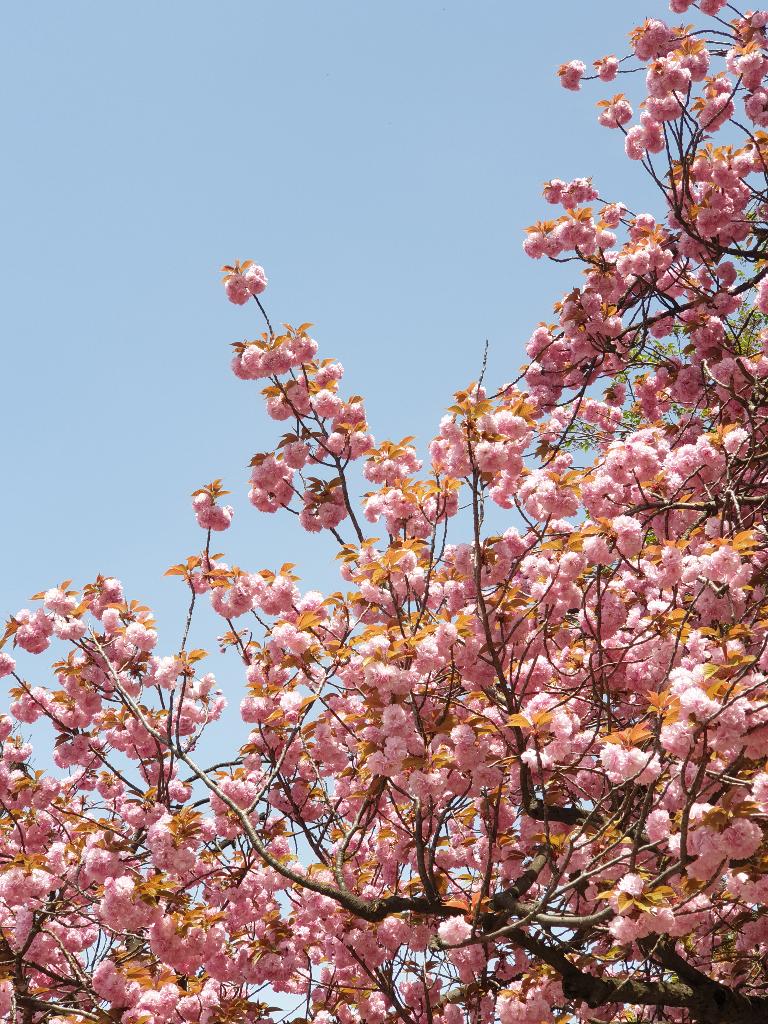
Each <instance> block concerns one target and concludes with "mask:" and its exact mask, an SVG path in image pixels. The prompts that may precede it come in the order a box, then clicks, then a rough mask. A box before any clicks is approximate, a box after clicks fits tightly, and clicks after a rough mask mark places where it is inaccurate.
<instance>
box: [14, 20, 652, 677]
mask: <svg viewBox="0 0 768 1024" xmlns="http://www.w3.org/2000/svg"><path fill="white" fill-rule="evenodd" d="M665 11H666V4H664V3H662V2H660V0H648V2H643V3H642V4H638V3H626V2H621V3H618V2H616V0H585V2H582V3H578V4H577V3H573V2H571V0H550V2H549V3H522V2H512V0H471V2H470V0H461V2H459V0H388V2H387V3H375V2H362V3H361V2H360V0H329V2H324V3H317V2H308V0H299V2H297V0H282V2H275V0H273V2H269V3H267V2H265V0H250V2H247V3H241V4H221V3H203V2H199V0H185V2H184V3H181V2H179V0H162V2H153V3H150V2H146V0H145V2H139V3H133V4H113V3H103V2H96V0H92V2H84V0H68V2H67V3H60V2H58V0H38V2H36V3H16V4H11V5H8V6H7V7H6V8H5V11H4V17H3V41H2V44H1V45H2V55H1V59H0V76H2V82H1V83H0V88H1V89H2V96H3V144H4V145H3V148H4V153H5V155H4V159H3V161H2V166H1V168H0V175H2V179H3V180H2V188H1V189H0V196H1V197H2V199H1V200H0V201H1V202H2V226H3V227H2V231H3V244H2V257H1V258H2V264H3V265H2V282H3V300H2V304H1V305H0V315H1V316H2V321H3V323H2V335H3V365H2V382H3V383H2V391H1V394H2V397H1V398H0V417H2V437H3V441H4V448H5V458H4V463H5V467H4V476H5V480H4V490H5V496H4V499H3V501H2V503H1V504H0V526H1V531H0V536H2V544H3V548H4V551H3V566H2V572H1V573H0V609H2V611H3V614H5V613H7V612H12V611H15V610H16V609H17V608H19V607H20V606H22V605H23V604H24V603H25V601H26V599H27V598H28V596H29V595H30V594H31V593H33V592H34V591H36V590H38V589H42V588H45V587H47V586H50V585H52V584H54V583H56V582H58V581H59V580H61V579H62V578H64V577H74V578H75V579H76V581H77V582H78V583H82V582H83V581H85V580H89V579H92V578H93V577H94V575H95V574H96V573H97V572H99V571H102V572H104V573H107V574H111V575H118V576H120V577H121V578H122V579H123V580H124V581H125V583H126V588H127V592H128V594H129V596H131V597H137V598H142V599H144V600H146V601H148V602H149V603H150V604H152V605H153V607H155V608H156V609H157V610H158V612H159V615H160V625H161V629H162V628H163V626H165V627H166V628H167V627H169V626H174V630H173V633H174V634H175V632H176V630H175V625H176V623H178V621H179V619H180V617H181V613H182V609H183V605H184V600H183V595H182V593H181V590H180V587H179V584H178V583H176V582H174V581H172V580H164V579H163V578H162V573H163V571H164V570H165V568H166V567H167V566H168V565H169V564H170V563H171V562H172V561H176V560H179V559H180V558H181V557H183V556H184V555H186V554H187V553H190V552H193V551H195V550H197V549H198V547H199V545H200V542H201V538H202V534H201V532H200V531H199V530H198V528H197V527H196V525H195V523H194V519H193V517H192V514H191V510H190V504H189V493H190V492H191V491H192V490H193V489H194V488H195V487H197V486H199V485H201V484H204V483H207V482H208V481H209V480H210V479H212V478H213V477H215V476H221V477H224V478H225V480H226V482H227V484H229V485H230V486H231V489H232V490H233V491H234V492H235V494H234V498H233V499H230V500H233V503H234V504H235V505H236V507H237V516H236V525H235V526H234V527H233V529H232V530H231V531H230V533H229V534H228V535H227V536H226V537H225V538H224V544H225V547H226V550H227V553H228V554H230V555H231V556H232V560H234V561H237V562H238V564H241V565H243V566H245V567H247V568H250V569H257V568H260V567H262V566H265V565H267V566H268V565H272V566H274V565H276V564H279V563H280V562H281V561H283V560H289V559H290V560H291V561H295V562H298V563H300V567H301V572H302V576H303V578H304V579H305V580H307V581H308V583H312V584H317V583H319V584H322V585H327V586H331V587H333V586H334V583H335V578H334V576H333V575H332V564H333V563H332V562H329V561H328V560H325V561H324V560H323V554H324V552H327V553H329V554H330V553H331V549H330V548H323V547H322V545H317V544H316V543H315V542H314V541H313V540H311V539H307V538H305V537H302V536H301V535H300V533H299V532H298V531H297V530H296V528H295V526H294V523H293V521H287V518H288V517H284V518H281V517H272V518H266V517H263V516H259V515H257V514H256V513H255V511H254V510H252V509H250V507H249V506H248V504H247V500H246V497H245V496H246V492H247V485H246V476H247V474H246V469H245V467H246V464H247V462H248V460H249V458H250V456H251V455H252V454H253V453H254V452H255V451H257V450H261V449H264V448H266V447H268V446H270V444H271V439H272V438H273V437H274V436H275V434H276V426H275V425H274V424H272V423H271V422H270V421H268V420H267V419H266V416H265V414H264V413H263V411H262V408H261V405H260V399H259V396H258V392H257V388H256V386H255V385H253V384H244V383H242V382H239V381H237V380H235V379H234V378H233V377H232V375H231V373H230V371H229V366H228V364H229V348H228V346H229V344H230V343H231V342H233V341H237V340H242V339H243V338H245V337H248V336H253V335H254V334H255V333H256V332H257V330H260V326H258V325H257V320H256V317H255V315H254V313H255V308H254V309H250V308H249V309H246V310H243V309H241V308H237V307H234V306H231V305H229V304H228V303H227V302H226V301H225V299H224V295H223V292H222V289H221V286H220V284H219V275H218V268H219V266H220V264H222V263H224V262H228V261H230V260H233V259H235V258H241V259H243V258H246V257H252V258H254V259H256V260H257V261H258V262H261V263H263V265H264V266H265V267H266V269H267V272H268V274H269V278H270V287H269V291H268V292H267V293H266V296H265V299H266V300H267V303H268V308H269V310H270V312H271V315H272V317H273V320H274V321H276V322H280V321H282V320H288V321H290V322H293V323H298V322H301V321H303V320H311V321H313V322H314V323H315V324H316V328H315V336H316V337H317V339H318V340H319V342H320V344H321V353H322V354H323V355H333V356H337V357H339V358H341V360H342V361H343V363H344V364H345V366H346V368H347V385H348V387H349V389H350V391H352V392H357V393H364V394H365V395H366V396H367V399H368V406H369V411H370V415H371V420H372V423H373V427H374V430H375V433H376V435H377V436H378V437H379V438H383V437H387V436H389V437H395V438H400V437H401V436H403V435H404V434H411V433H413V434H419V435H420V436H421V439H422V440H426V439H427V438H428V437H429V436H431V434H432V432H433V431H434V429H435V427H436V425H437V422H438V420H439V417H440V415H441V413H442V410H443V408H444V407H445V406H446V405H447V404H449V402H450V396H451V394H452V392H453V391H454V390H455V389H456V388H458V387H460V386H463V385H464V384H466V383H467V382H468V381H469V380H470V379H472V378H474V377H476V375H477V372H478V368H479V365H480V361H481V355H482V348H483V344H484V340H485V339H486V338H487V339H489V341H490V345H491V358H490V377H491V379H495V380H496V381H499V380H501V379H507V378H509V377H510V376H512V375H513V374H514V372H515V370H516V368H517V367H518V365H519V364H520V362H521V361H522V360H523V346H524V344H525V341H526V339H527V337H528V336H529V334H530V331H531V329H532V327H533V326H534V325H535V324H536V323H537V322H538V321H540V320H545V319H549V318H550V312H551V303H552V300H553V299H554V298H555V297H556V296H557V293H558V289H561V290H562V287H563V286H564V285H565V284H566V283H567V282H568V280H569V279H572V272H571V271H566V272H563V271H561V270H559V269H558V268H554V267H552V266H551V265H547V264H545V263H533V262H531V261H529V260H527V259H526V258H525V257H524V256H523V255H522V252H521V249H520V244H521V239H522V230H523V227H524V226H525V225H526V224H529V223H531V222H533V221H534V220H536V219H538V217H540V216H542V215H545V214H546V213H547V211H548V210H550V209H551V208H549V207H546V205H545V204H544V202H543V200H542V199H541V183H542V181H543V180H545V179H547V178H550V177H555V176H557V177H573V176H576V175H582V174H593V175H594V176H595V179H596V181H597V183H598V185H599V187H600V189H601V191H602V192H603V193H604V194H605V195H606V196H607V197H609V198H622V199H625V200H626V201H627V202H628V203H629V204H630V205H633V206H635V207H637V208H641V207H650V208H652V209H656V208H657V206H658V203H657V200H656V199H655V197H653V196H652V193H651V192H650V190H649V187H648V185H647V184H646V182H645V181H644V179H643V177H642V174H641V173H640V172H639V170H638V169H637V168H635V169H633V168H632V167H631V166H630V165H629V164H628V163H627V161H626V160H625V159H624V157H623V153H622V145H621V138H620V136H619V135H618V133H613V132H608V131H606V130H605V129H602V128H599V126H598V125H597V123H596V112H595V107H594V103H595V101H596V100H597V99H598V98H600V97H601V96H602V95H605V94H606V92H607V93H610V92H611V91H613V87H608V88H607V89H605V88H603V90H602V91H600V90H594V89H592V90H590V89H588V90H586V91H585V92H583V93H582V94H571V93H566V92H564V91H563V90H562V89H560V87H559V85H558V83H557V81H556V78H555V76H554V69H555V67H556V65H557V64H558V63H560V62H561V61H563V60H567V59H570V58H571V57H575V56H580V57H582V58H583V59H585V60H587V61H589V60H591V59H593V58H594V57H599V56H602V55H603V54H605V53H610V52H614V51H615V52H618V53H622V52H624V49H625V44H626V32H627V30H628V29H629V27H630V26H631V25H632V24H633V22H634V21H636V20H638V19H640V18H641V17H642V16H644V15H647V14H658V15H661V16H664V12H665ZM329 566H330V567H331V569H330V570H329ZM165 636H166V642H165V643H162V644H161V649H159V652H160V653H170V651H171V650H172V649H173V648H174V646H175V644H176V643H177V640H175V639H172V638H171V636H170V635H168V634H167V633H166V634H165ZM40 667H41V668H42V666H40Z"/></svg>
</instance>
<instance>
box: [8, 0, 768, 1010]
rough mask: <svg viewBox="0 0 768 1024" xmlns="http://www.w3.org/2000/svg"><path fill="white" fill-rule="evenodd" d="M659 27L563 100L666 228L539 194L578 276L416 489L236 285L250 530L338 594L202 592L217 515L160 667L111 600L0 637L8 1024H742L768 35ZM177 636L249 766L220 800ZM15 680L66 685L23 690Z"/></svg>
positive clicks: (54, 614) (227, 578)
mask: <svg viewBox="0 0 768 1024" xmlns="http://www.w3.org/2000/svg"><path fill="white" fill-rule="evenodd" d="M670 6H671V8H672V11H673V12H674V13H675V14H685V13H686V12H689V13H690V15H691V16H695V17H696V18H698V19H699V21H698V22H697V24H695V25H687V24H684V25H679V24H677V23H670V24H666V23H664V22H662V21H660V20H647V21H645V22H643V23H642V24H641V25H640V26H638V27H637V28H635V29H634V30H633V31H632V33H631V36H630V41H631V47H632V53H631V54H630V56H628V57H625V58H622V59H621V60H619V59H617V58H616V57H614V56H607V57H604V58H602V59H600V60H597V61H595V64H594V68H595V73H594V75H592V76H590V77H593V78H596V79H597V80H598V82H611V81H613V80H614V79H616V78H617V77H619V76H622V75H624V74H627V73H630V72H633V71H637V70H642V71H643V72H644V74H645V81H646V86H647V94H646V96H645V98H644V100H643V103H642V106H641V110H640V113H639V117H638V116H637V115H636V113H635V112H634V111H633V104H632V103H631V102H630V100H629V99H628V98H627V97H626V96H625V95H623V94H621V93H619V94H616V95H613V96H611V97H608V98H605V99H602V100H601V101H600V102H599V104H598V119H599V121H600V123H601V124H602V125H604V126H606V127H608V128H610V129H612V130H614V131H617V132H620V133H622V134H623V136H624V143H625V147H626V154H627V156H628V157H629V158H630V159H631V160H633V161H640V162H641V163H642V165H643V166H644V167H645V168H646V169H647V171H648V173H649V174H650V175H651V176H652V178H653V181H654V182H655V183H656V185H657V186H658V190H659V193H660V204H659V205H660V209H661V213H660V216H659V217H655V216H652V215H651V214H649V213H635V212H632V211H631V210H630V209H629V208H628V207H626V206H625V205H623V204H622V203H621V202H618V201H607V200H604V199H603V198H601V197H600V195H599V192H598V189H597V185H595V184H593V182H592V181H591V180H590V179H587V178H583V179H577V180H575V181H571V182H567V183H566V182H563V181H559V180H553V181H550V182H548V183H547V185H546V187H545V192H544V195H545V198H546V200H547V201H548V202H549V203H550V204H552V205H553V206H555V207H557V208H559V211H560V212H559V214H558V215H557V216H555V217H554V219H552V220H549V221H543V222H540V223H537V224H536V225H534V226H533V227H532V228H530V229H529V230H528V233H527V238H526V240H525V250H526V252H527V253H528V255H529V256H531V257H533V258H534V259H538V258H540V257H543V256H546V257H548V258H550V259H556V260H560V261H563V260H565V261H571V262H573V263H574V264H576V265H578V266H579V268H580V270H581V271H582V275H581V277H580V278H579V280H578V283H575V284H574V287H573V289H572V290H571V291H570V292H569V293H568V294H567V295H565V296H564V297H563V299H562V301H561V302H559V303H558V304H557V306H556V308H555V314H554V321H553V322H552V323H542V324H541V325H540V326H539V327H537V328H536V330H535V331H534V332H533V335H532V337H531V339H530V341H529V342H528V347H527V351H528V355H529V357H530V363H529V364H528V366H527V367H525V368H524V372H523V376H521V377H520V378H519V379H518V380H517V381H516V382H514V383H509V384H505V385H503V386H500V387H494V386H491V385H490V384H489V383H488V382H486V381H485V380H481V381H479V382H476V383H473V384H471V385H470V386H469V387H467V388H466V389H465V390H463V391H460V392H459V393H458V394H457V395H456V398H455V404H454V405H452V406H451V407H450V409H449V410H448V413H447V415H446V416H445V417H444V418H443V420H442V421H441V423H440V427H439V432H438V434H437V436H436V437H435V439H434V440H433V441H432V443H431V445H430V447H429V460H428V461H426V463H425V464H423V463H422V460H421V459H420V458H419V456H418V454H417V448H416V447H415V446H414V443H413V439H412V438H405V439H403V440H401V441H397V442H395V441H384V442H376V441H375V440H374V438H373V436H372V434H371V431H370V429H369V424H368V420H367V417H366V411H365V405H364V402H363V399H362V398H360V397H358V396H352V397H347V396H346V394H345V393H344V392H343V390H342V383H341V382H342V376H343V370H342V367H341V365H340V364H339V363H338V362H336V361H334V360H333V359H329V358H320V357H319V356H318V348H317V344H316V343H315V341H314V340H313V339H312V337H311V336H310V334H309V330H310V325H309V324H302V325H300V326H298V327H291V326H288V325H285V326H284V327H282V328H281V329H280V330H279V331H276V330H273V329H272V326H271V324H270V321H269V320H268V319H266V313H264V308H263V307H262V305H261V299H260V298H259V296H260V295H262V293H263V292H264V290H265V288H266V286H267V279H266V275H265V274H264V271H263V270H262V268H261V267H259V266H256V265H255V264H254V263H252V262H251V261H247V262H245V263H243V264H234V265H233V266H228V267H225V268H224V270H225V274H226V276H225V287H226V293H227V295H228V297H229V298H230V299H231V301H232V302H235V303H237V304H244V303H249V302H250V300H251V299H254V301H255V303H257V304H258V306H259V309H260V310H261V312H262V313H264V317H265V320H266V326H267V330H266V331H265V333H263V334H262V335H261V336H260V337H258V338H256V339H255V340H252V341H247V342H244V343H241V344H236V345H235V346H234V350H235V353H234V362H233V369H234V372H235V374H236V375H237V376H238V377H239V378H241V379H242V380H243V381H248V382H250V381H262V382H264V389H263V395H264V397H265V400H266V407H267V411H268V413H269V415H270V416H271V417H272V418H273V419H274V420H277V421H281V422H283V423H284V424H285V427H286V433H285V434H283V435H282V437H281V438H280V439H279V442H278V443H277V445H276V446H275V447H274V448H272V449H271V450H269V451H264V452H259V453H258V454H256V455H255V456H254V457H253V459H252V462H251V466H252V472H251V478H250V500H251V503H252V504H253V505H254V506H255V507H256V509H258V510H259V511H260V512H263V513H278V514H283V510H291V511H293V512H294V513H295V514H296V516H297V518H298V521H299V523H300V525H301V527H303V528H304V529H305V530H308V531H310V532H312V533H317V532H321V531H324V532H326V533H327V534H330V535H331V536H332V537H333V538H335V541H336V542H338V545H339V550H338V559H339V568H340V574H341V578H342V580H343V584H342V586H343V590H342V591H341V592H338V593H333V594H330V595H323V594H320V593H317V592H314V591H309V592H306V591H303V590H302V589H301V587H300V584H299V580H298V578H297V576H296V575H295V574H294V572H293V567H292V566H291V565H283V566H282V567H277V566H274V567H272V568H270V569H262V570H260V571H254V570H253V569H246V568H240V567H238V566H237V565H235V564H233V563H232V562H231V560H225V556H223V555H220V554H216V553H215V552H214V546H213V544H212V536H213V534H214V533H217V534H218V533H221V532H222V531H225V530H226V529H227V528H228V526H229V525H230V522H231V520H232V515H233V509H232V507H230V506H229V505H225V504H223V502H222V498H223V496H224V495H225V493H226V492H225V491H223V489H222V486H221V482H220V481H214V482H213V483H212V484H210V485H208V486H206V487H203V488H201V489H200V490H199V491H197V492H196V493H195V495H194V496H193V508H194V514H195V515H196V517H197V521H198V523H199V525H200V527H201V528H202V530H203V531H205V532H204V535H203V536H204V542H203V545H202V551H201V552H200V553H199V554H195V555H191V556H190V557H189V558H187V559H186V560H185V561H183V562H181V563H180V564H178V565H176V566H174V567H173V568H172V569H171V570H170V572H171V573H172V574H174V575H176V576H178V577H179V580H180V582H181V583H182V585H183V586H185V587H186V588H187V591H188V594H189V599H190V604H189V616H188V618H187V627H186V630H185V632H184V636H183V638H181V641H180V642H179V639H178V638H177V639H176V640H174V641H171V640H168V639H164V640H163V641H162V643H159V642H158V634H157V632H156V630H155V624H154V621H153V619H152V616H151V612H150V611H149V609H148V608H146V607H144V606H143V605H141V604H139V603H137V602H136V601H133V600H130V599H129V598H128V597H127V596H126V595H124V593H123V588H122V586H121V584H120V583H119V581H118V580H116V579H114V578H111V577H99V578H98V579H96V580H95V581H94V582H92V583H90V584H87V585H85V586H84V587H82V588H81V589H71V587H70V584H69V582H66V583H63V584H61V585H59V586H54V587H52V588H51V589H49V590H47V591H45V592H44V593H41V594H39V595H37V597H36V598H35V603H34V606H33V608H32V609H23V610H21V611H19V612H17V613H16V614H15V615H14V616H13V617H12V618H11V619H10V620H9V623H8V627H7V630H6V632H5V637H4V643H3V649H2V651H0V675H3V676H7V677H9V680H8V681H9V682H10V685H11V687H12V689H11V700H12V703H11V706H10V709H9V714H8V715H6V716H3V717H2V718H0V740H1V741H2V762H1V764H0V793H1V796H0V801H1V803H0V807H1V809H2V813H1V815H0V1013H2V1014H5V1015H6V1016H7V1017H8V1018H9V1019H11V1020H14V1021H23V1022H24V1024H37V1022H42V1021H46V1020H51V1021H65V1020H66V1021H95V1022H104V1024H108V1022H110V1021H111V1022H122V1024H164V1022H177V1024H185V1022H189V1024H197V1022H199V1024H215V1022H232V1024H236V1022H249V1024H256V1022H259V1021H272V1020H274V1021H277V1020H279V1019H283V1018H284V1019H290V1020H293V1021H299V1020H306V1021H313V1022H316V1024H335V1022H338V1024H355V1022H358V1021H359V1022H366V1024H382V1022H389V1021H392V1022H395V1021H402V1022H406V1024H462V1022H466V1024H470V1022H472V1024H492V1022H496V1021H498V1022H500V1024H550V1022H555V1021H564V1020H571V1019H573V1020H582V1021H601V1020H605V1021H608V1020H639V1021H651V1020H669V1021H689V1020H695V1021H701V1022H705V1024H716V1022H721V1021H722V1022H731V1021H733V1022H736V1021H743V1022H744V1024H752V1022H758V1021H766V1020H768V980H766V974H765V963H766V958H767V957H768V911H767V910H766V906H765V905H766V903H767V902H768V830H767V828H766V825H767V823H768V766H767V764H766V756H767V754H768V682H767V675H768V648H767V646H766V636H767V632H768V629H767V628H768V595H767V592H766V586H768V576H767V572H768V547H767V545H766V541H767V539H768V538H767V536H766V532H767V525H766V507H767V505H768V330H766V328H765V325H766V323H768V320H766V315H767V314H768V248H767V245H768V242H767V240H768V166H767V165H766V160H767V159H768V135H766V134H765V133H764V132H763V129H764V128H768V48H767V45H766V32H765V26H766V23H768V13H751V12H746V13H744V14H736V13H735V11H734V9H733V8H732V7H731V6H730V5H727V4H726V3H725V2H723V0H699V3H698V4H693V3H691V2H690V0H672V3H671V5H670ZM697 9H698V10H697ZM702 15H703V16H702ZM560 77H561V81H562V84H563V85H564V86H565V87H566V88H568V89H572V90H577V89H579V88H581V86H582V84H583V82H584V80H585V77H587V76H586V66H585V64H584V63H582V62H581V61H572V62H571V63H569V64H566V65H564V66H563V67H562V68H561V69H560ZM630 81H637V79H636V78H635V79H630ZM633 102H634V103H635V105H636V98H635V99H633ZM248 308H253V309H254V312H256V307H255V305H254V306H253V307H251V306H250V305H249V307H248ZM250 386H252V385H250ZM360 470H361V471H362V476H363V477H364V478H365V481H366V483H365V484H364V485H363V487H364V488H366V487H367V488H368V490H367V493H365V494H363V495H360V493H359V491H360V487H359V481H360V472H359V471H360ZM491 503H495V505H497V506H500V508H501V509H503V510H508V527H507V528H506V529H504V531H503V532H501V533H493V532H491V531H489V530H488V528H487V526H486V522H487V520H489V519H490V518H491V516H489V515H486V510H487V508H489V507H490V504H491ZM493 518H494V519H498V515H497V516H495V517H493ZM201 601H210V603H211V605H212V607H213V609H214V610H215V611H216V613H218V615H219V616H220V617H221V622H222V630H221V632H222V634H223V636H222V637H221V644H222V646H223V647H224V648H226V649H228V650H229V651H230V653H231V656H232V658H233V659H235V661H239V662H240V663H241V665H242V673H243V676H244V687H245V693H246V695H245V697H244V699H243V700H242V704H241V713H242V718H243V719H244V721H245V722H246V723H248V725H249V727H250V735H249V736H248V739H247V742H246V744H245V746H243V747H242V748H241V749H240V750H239V751H237V750H232V752H231V758H230V759H228V760H226V761H225V762H224V763H221V764H217V765H213V766H208V765H207V764H205V763H202V761H201V760H200V753H199V752H200V751H201V749H202V748H203V747H204V744H203V742H202V740H201V737H202V735H203V733H204V731H205V730H206V729H208V727H210V726H213V728H214V729H215V725H213V723H215V722H216V720H217V719H218V718H219V717H220V715H221V712H222V710H223V707H224V697H223V695H222V693H221V692H220V691H219V689H217V685H216V681H215V679H214V678H213V676H212V675H211V674H210V672H207V671H206V669H205V652H204V651H202V650H200V649H196V648H194V647H193V646H192V642H191V637H192V635H193V630H194V626H195V618H194V613H195V609H196V608H197V607H198V606H199V604H200V602H201ZM19 648H20V649H21V650H22V651H23V652H29V653H30V654H42V653H43V652H47V651H49V648H50V649H53V650H55V652H56V653H55V657H56V661H55V664H54V667H53V674H52V676H50V677H47V678H48V681H47V682H43V683H38V682H33V681H29V680H28V679H27V678H26V677H25V675H24V674H23V672H22V661H21V658H19V652H18V649H19ZM13 655H15V656H16V657H17V658H19V666H17V665H16V662H15V660H14V657H13ZM32 669H33V670H34V671H35V672H36V673H37V674H38V675H39V669H38V668H37V665H33V666H32ZM39 720H43V721H47V723H48V729H49V730H50V729H52V730H53V732H54V734H55V737H56V742H55V753H54V758H53V760H54V762H55V765H54V766H51V767H50V768H46V769H42V770H41V768H40V767H39V766H36V762H35V761H34V760H33V751H32V746H31V744H30V743H29V742H28V741H27V737H28V736H29V735H30V734H32V735H33V736H35V734H36V731H39V730H40V729H41V726H40V725H37V726H33V727H32V728H31V729H30V725H31V723H36V722H38V721H39ZM276 1003H277V1004H279V1005H280V1006H282V1007H293V1009H292V1010H290V1011H289V1012H288V1013H287V1014H286V1013H285V1011H284V1010H282V1009H280V1010H278V1009H277V1008H275V1004H276ZM270 1005H271V1006H272V1008H271V1009H270Z"/></svg>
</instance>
